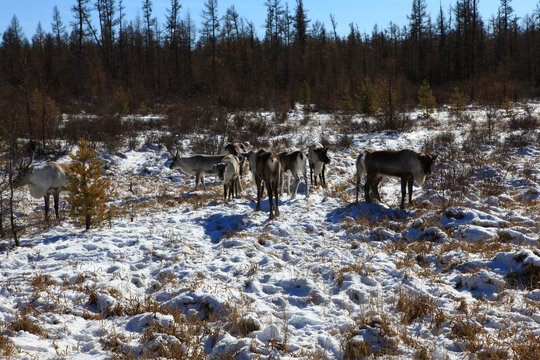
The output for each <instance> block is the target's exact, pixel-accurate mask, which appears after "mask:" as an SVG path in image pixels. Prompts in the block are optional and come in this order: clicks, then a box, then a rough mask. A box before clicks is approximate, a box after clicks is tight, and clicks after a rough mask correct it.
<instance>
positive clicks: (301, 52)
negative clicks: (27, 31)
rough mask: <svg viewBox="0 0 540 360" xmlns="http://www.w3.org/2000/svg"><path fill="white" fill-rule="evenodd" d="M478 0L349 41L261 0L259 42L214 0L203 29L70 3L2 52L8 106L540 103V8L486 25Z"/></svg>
mask: <svg viewBox="0 0 540 360" xmlns="http://www.w3.org/2000/svg"><path fill="white" fill-rule="evenodd" d="M261 1H262V0H261ZM479 1H480V0H457V1H456V2H455V4H453V5H452V6H451V7H450V8H449V9H443V8H442V7H441V8H440V11H439V12H438V13H437V14H436V16H435V18H431V17H430V16H429V15H428V14H427V12H426V2H425V0H413V1H412V6H411V11H410V13H409V14H407V15H406V14H404V15H403V16H407V19H408V22H409V23H408V25H407V26H403V27H399V26H397V25H395V24H392V23H390V25H388V26H387V27H386V28H379V27H377V26H375V28H374V29H373V31H372V32H371V33H363V32H361V31H359V27H361V24H350V31H349V33H348V34H347V35H345V36H341V35H340V34H338V33H337V32H336V25H337V19H335V17H334V16H333V15H331V14H329V16H330V20H331V26H330V27H326V26H325V25H324V24H323V23H322V22H321V21H319V20H315V19H309V18H308V16H307V13H308V11H307V9H305V8H304V5H303V2H302V0H296V2H295V4H293V8H289V5H288V4H287V3H286V2H285V1H283V0H265V3H264V4H265V8H266V11H267V14H266V23H265V27H264V34H262V35H258V31H257V27H256V25H255V24H254V23H253V22H252V21H250V20H249V19H247V18H245V17H243V16H242V15H241V14H239V13H238V12H237V10H236V9H235V7H234V6H231V7H229V8H228V9H226V10H222V9H219V8H218V1H217V0H205V2H204V10H203V12H202V13H201V14H200V17H201V19H200V20H201V21H200V23H201V25H200V26H199V27H198V28H196V26H195V21H194V19H193V18H192V17H191V16H190V15H189V13H188V12H187V11H186V10H184V9H183V7H182V3H181V1H179V0H171V2H170V6H169V8H168V9H167V11H166V17H165V19H157V18H156V17H155V16H154V15H153V12H152V10H153V9H152V6H153V5H152V1H151V0H141V10H142V11H141V13H142V15H141V16H140V17H137V18H136V19H126V15H125V3H126V1H125V0H73V7H72V11H71V13H70V14H60V13H59V11H58V9H57V8H56V7H55V8H54V9H52V10H53V11H52V19H51V29H52V30H51V32H45V31H44V30H43V28H42V26H41V24H40V25H38V27H37V29H36V30H35V34H34V35H33V36H32V37H31V39H27V38H25V37H24V34H23V29H22V28H21V26H20V24H19V22H18V20H17V17H16V15H15V16H14V17H13V19H12V21H11V23H10V25H9V26H8V28H7V29H6V30H5V31H4V32H3V35H2V43H1V46H0V92H1V93H2V94H1V95H2V96H1V100H0V102H2V103H4V108H6V107H10V106H11V107H13V104H12V105H9V104H8V103H9V102H10V101H13V102H15V103H19V105H20V106H21V107H22V109H23V110H25V111H27V112H28V113H30V112H31V111H34V112H37V115H35V116H47V112H48V111H51V112H53V111H55V110H56V108H55V107H57V108H62V109H63V110H64V111H70V110H80V109H86V110H88V107H96V108H98V109H107V111H113V112H118V113H128V112H137V111H140V110H143V111H144V109H147V108H149V107H152V106H154V105H156V104H170V103H173V102H176V103H178V102H180V103H182V102H196V103H203V104H218V105H221V106H224V107H225V108H230V109H252V108H259V107H275V106H286V107H290V106H291V104H294V103H295V102H297V101H300V102H303V103H307V102H309V103H311V104H315V106H316V107H317V108H320V109H336V108H343V106H344V103H345V104H346V106H349V107H350V106H352V107H353V109H355V110H358V111H362V106H361V104H362V99H365V98H366V97H369V96H371V95H370V94H371V93H372V90H373V89H375V90H376V88H377V87H384V88H388V89H389V92H390V91H391V92H392V93H395V97H396V99H395V101H396V102H397V104H399V106H400V107H410V106H416V104H417V92H418V88H419V86H420V84H421V83H422V81H423V80H427V81H428V83H429V84H430V85H431V87H432V89H433V91H434V94H435V95H436V97H437V99H438V100H439V102H444V101H447V100H448V98H449V97H450V95H451V93H452V90H453V89H454V88H455V87H456V86H459V87H460V89H461V90H462V92H463V93H464V94H465V95H466V96H467V97H468V98H469V99H470V100H473V101H478V102H489V103H500V102H502V101H503V99H505V98H510V99H519V98H524V97H535V96H538V94H539V92H538V91H539V88H540V2H538V3H536V4H534V5H533V6H534V8H531V14H530V15H526V16H524V17H523V18H519V17H517V16H516V15H515V13H514V11H513V9H512V7H511V0H501V1H500V2H499V4H497V6H498V7H497V8H496V9H494V11H496V13H497V15H496V16H494V17H492V18H490V19H483V18H482V17H481V16H480V14H479V10H478V4H479ZM359 25H360V26H359ZM36 103H37V104H38V105H36ZM33 106H37V107H38V109H32V107H33ZM7 112H8V113H9V111H7ZM3 113H4V116H6V114H5V113H6V110H5V109H4V111H3Z"/></svg>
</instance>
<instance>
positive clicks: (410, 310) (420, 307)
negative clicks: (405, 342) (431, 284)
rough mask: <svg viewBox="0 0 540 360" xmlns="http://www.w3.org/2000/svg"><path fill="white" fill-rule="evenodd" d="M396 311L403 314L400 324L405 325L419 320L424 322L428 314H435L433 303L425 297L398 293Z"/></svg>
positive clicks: (402, 292) (401, 291)
mask: <svg viewBox="0 0 540 360" xmlns="http://www.w3.org/2000/svg"><path fill="white" fill-rule="evenodd" d="M396 309H397V310H398V311H400V312H402V313H403V317H402V320H401V321H402V323H403V324H405V325H407V324H410V323H412V322H413V321H415V320H416V319H420V321H424V318H425V317H426V315H428V314H432V316H433V314H434V313H435V305H434V301H433V300H432V299H431V298H430V297H429V296H427V295H422V294H411V293H408V292H404V291H403V290H400V291H399V296H398V300H397V303H396Z"/></svg>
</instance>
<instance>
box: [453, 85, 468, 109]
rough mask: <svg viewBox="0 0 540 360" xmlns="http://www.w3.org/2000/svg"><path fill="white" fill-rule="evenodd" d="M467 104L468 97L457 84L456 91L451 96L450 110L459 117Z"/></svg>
mask: <svg viewBox="0 0 540 360" xmlns="http://www.w3.org/2000/svg"><path fill="white" fill-rule="evenodd" d="M466 104H467V99H466V98H465V95H463V93H462V92H461V90H460V89H459V86H456V87H455V88H454V92H453V93H452V95H451V96H450V112H451V113H452V114H453V115H455V116H456V117H459V116H461V113H462V112H463V110H465V105H466Z"/></svg>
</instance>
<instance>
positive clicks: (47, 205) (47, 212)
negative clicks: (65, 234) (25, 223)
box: [44, 194, 50, 224]
mask: <svg viewBox="0 0 540 360" xmlns="http://www.w3.org/2000/svg"><path fill="white" fill-rule="evenodd" d="M44 198H45V222H46V223H47V224H49V200H50V199H49V194H45V196H44Z"/></svg>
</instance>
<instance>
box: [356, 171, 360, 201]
mask: <svg viewBox="0 0 540 360" xmlns="http://www.w3.org/2000/svg"><path fill="white" fill-rule="evenodd" d="M359 190H360V176H359V175H358V174H356V203H357V204H358V192H359Z"/></svg>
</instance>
